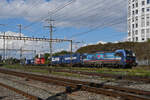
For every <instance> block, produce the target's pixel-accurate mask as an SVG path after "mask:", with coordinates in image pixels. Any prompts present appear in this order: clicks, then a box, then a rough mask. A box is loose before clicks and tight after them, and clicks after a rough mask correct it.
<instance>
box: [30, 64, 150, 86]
mask: <svg viewBox="0 0 150 100" xmlns="http://www.w3.org/2000/svg"><path fill="white" fill-rule="evenodd" d="M27 68H28V69H30V68H31V69H43V70H49V71H54V72H65V73H73V74H81V75H90V76H99V77H102V78H113V79H117V80H130V81H135V82H136V81H138V82H139V81H140V82H144V83H150V77H142V76H130V75H115V74H107V73H96V72H86V71H75V70H62V69H51V68H48V67H44V68H43V67H27Z"/></svg>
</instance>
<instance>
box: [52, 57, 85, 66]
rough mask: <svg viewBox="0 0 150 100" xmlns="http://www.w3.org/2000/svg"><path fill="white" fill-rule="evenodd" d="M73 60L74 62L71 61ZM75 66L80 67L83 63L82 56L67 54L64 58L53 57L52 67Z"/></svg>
mask: <svg viewBox="0 0 150 100" xmlns="http://www.w3.org/2000/svg"><path fill="white" fill-rule="evenodd" d="M71 59H72V60H71ZM71 63H72V64H73V66H79V65H81V63H82V55H81V54H72V56H71V55H70V54H66V55H62V56H53V57H52V65H55V66H59V65H61V66H68V65H70V64H71Z"/></svg>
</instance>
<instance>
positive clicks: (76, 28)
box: [0, 0, 127, 45]
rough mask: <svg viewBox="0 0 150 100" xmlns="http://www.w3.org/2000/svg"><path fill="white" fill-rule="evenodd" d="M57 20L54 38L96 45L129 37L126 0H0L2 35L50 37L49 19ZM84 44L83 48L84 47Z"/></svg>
mask: <svg viewBox="0 0 150 100" xmlns="http://www.w3.org/2000/svg"><path fill="white" fill-rule="evenodd" d="M49 18H51V19H52V20H54V21H53V23H52V24H53V26H54V28H53V38H61V39H64V38H65V39H72V40H73V41H76V42H82V44H83V45H85V44H94V43H97V42H99V41H103V42H116V41H123V40H125V39H126V36H127V24H126V23H127V21H126V19H127V1H126V0H0V24H6V26H2V25H0V32H4V31H5V32H10V33H14V34H15V33H16V34H17V33H18V32H19V28H18V27H17V25H18V24H22V34H23V35H24V36H29V37H33V36H34V37H46V38H49V30H48V29H47V28H45V27H44V26H47V25H48V22H47V19H49ZM82 44H81V45H82Z"/></svg>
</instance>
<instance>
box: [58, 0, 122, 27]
mask: <svg viewBox="0 0 150 100" xmlns="http://www.w3.org/2000/svg"><path fill="white" fill-rule="evenodd" d="M120 3H121V2H118V3H116V4H115V5H116V6H115V5H112V6H108V8H102V9H101V10H100V11H99V12H98V13H96V14H94V15H89V16H84V17H82V18H78V17H79V16H82V15H81V14H82V13H80V15H79V16H74V17H73V18H74V19H72V20H71V21H74V23H76V24H79V25H81V24H82V25H85V26H86V27H87V23H84V22H83V20H85V19H90V18H92V19H93V18H95V17H100V16H102V18H101V19H106V18H110V17H112V16H114V15H115V14H109V15H108V14H107V15H106V16H104V14H103V15H99V14H101V11H102V12H106V11H108V10H110V9H111V8H112V7H113V6H115V7H116V8H117V5H119V4H120ZM111 13H113V12H111ZM83 15H84V14H83ZM75 18H78V19H75ZM66 20H69V19H67V18H66ZM80 20H82V21H80ZM81 22H83V23H81ZM57 25H59V24H57ZM63 25H64V24H63Z"/></svg>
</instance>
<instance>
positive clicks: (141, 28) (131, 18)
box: [128, 0, 150, 42]
mask: <svg viewBox="0 0 150 100" xmlns="http://www.w3.org/2000/svg"><path fill="white" fill-rule="evenodd" d="M148 39H150V0H128V41H134V42H144V41H147V40H148Z"/></svg>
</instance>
